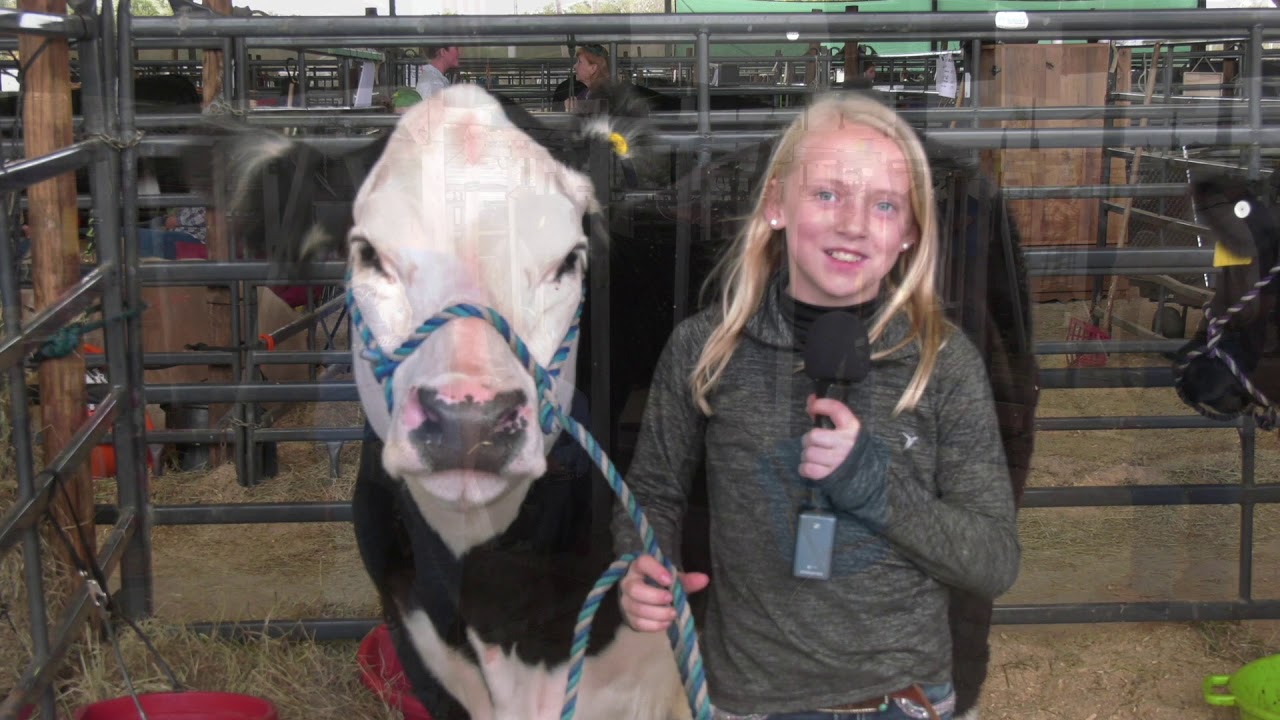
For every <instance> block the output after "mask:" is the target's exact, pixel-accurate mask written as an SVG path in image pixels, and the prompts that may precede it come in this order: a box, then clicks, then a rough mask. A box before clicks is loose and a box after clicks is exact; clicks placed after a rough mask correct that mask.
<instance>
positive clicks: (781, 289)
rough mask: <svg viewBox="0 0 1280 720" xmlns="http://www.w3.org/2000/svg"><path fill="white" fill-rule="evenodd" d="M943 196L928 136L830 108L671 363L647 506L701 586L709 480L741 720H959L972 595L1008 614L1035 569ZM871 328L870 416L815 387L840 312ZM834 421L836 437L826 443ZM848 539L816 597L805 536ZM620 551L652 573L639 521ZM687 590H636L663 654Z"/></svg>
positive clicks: (716, 588)
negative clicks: (955, 614) (1004, 607)
mask: <svg viewBox="0 0 1280 720" xmlns="http://www.w3.org/2000/svg"><path fill="white" fill-rule="evenodd" d="M935 212H936V211H935V205H934V198H933V191H932V180H931V177H930V170H929V166H928V161H927V159H926V155H925V151H924V149H923V147H922V146H921V143H920V141H919V139H918V138H917V137H916V135H915V133H914V132H913V130H912V129H911V127H910V126H909V125H908V124H906V123H905V122H904V121H903V120H902V119H901V118H899V117H898V115H897V114H896V113H895V112H894V111H893V110H892V109H890V108H889V107H887V106H885V105H883V104H881V103H880V102H878V101H876V100H874V99H872V98H870V97H867V96H863V95H859V94H846V95H837V94H833V95H828V96H824V97H821V98H819V99H817V100H816V101H815V102H814V103H813V104H811V105H810V106H809V107H808V108H807V109H806V110H805V112H804V113H803V114H802V115H801V116H800V117H799V118H797V120H796V121H795V122H794V123H792V125H791V126H790V127H789V128H788V129H787V130H786V131H785V133H784V134H783V136H782V138H781V140H780V141H779V143H778V145H777V147H776V148H775V150H774V154H773V156H772V158H771V159H770V162H769V165H768V168H767V171H766V174H765V181H764V182H763V183H762V186H761V194H760V197H759V198H758V199H757V202H756V204H755V207H754V210H753V211H752V213H751V214H750V215H749V216H748V218H747V220H746V223H745V225H744V228H743V230H742V232H741V234H740V235H739V236H738V238H737V241H736V242H735V244H734V245H733V246H732V247H731V248H730V251H729V253H728V254H727V255H726V256H725V257H724V259H723V260H722V262H721V264H720V267H719V268H718V269H717V272H716V274H715V275H714V276H713V277H718V278H719V280H720V297H719V302H718V303H717V304H715V305H714V306H713V307H711V308H709V309H707V310H705V311H703V312H702V313H700V314H698V315H695V316H693V317H691V318H689V319H688V320H686V321H685V322H683V323H681V324H680V325H679V326H678V327H677V328H676V329H675V331H674V332H673V334H672V337H671V338H670V340H669V341H668V344H667V346H666V348H665V349H664V351H663V354H662V357H661V359H660V360H659V362H658V366H657V369H656V370H655V375H654V379H653V383H652V386H651V389H650V394H649V400H648V405H647V406H646V409H645V415H644V419H643V425H642V429H641V435H640V440H639V445H638V446H637V450H636V455H635V459H634V460H633V463H632V466H631V468H630V470H629V472H628V475H627V482H628V483H629V485H630V487H631V488H632V490H633V491H634V492H635V494H636V498H637V500H638V502H639V503H640V504H641V506H642V507H643V508H644V509H645V511H646V513H647V515H648V518H649V521H650V522H651V523H652V524H653V525H654V528H655V530H656V532H657V536H658V538H659V543H660V545H661V547H662V550H663V552H664V553H666V554H668V556H669V557H671V559H672V561H673V563H675V564H676V565H677V566H679V562H680V561H679V556H678V554H677V553H678V551H679V549H680V538H681V522H682V518H683V515H684V512H685V509H686V507H687V496H688V492H689V489H690V486H691V483H692V479H693V477H694V475H695V473H697V472H698V471H699V470H701V469H705V472H706V477H707V491H708V498H709V507H710V519H711V547H710V557H711V576H712V577H714V582H712V581H711V580H710V578H708V576H707V575H705V574H701V573H693V572H690V573H681V581H682V582H683V583H684V586H685V589H686V590H687V591H689V592H696V591H698V590H701V589H703V588H705V587H707V586H708V584H709V585H710V590H709V591H708V592H709V597H708V605H707V612H706V618H705V620H704V621H703V623H704V624H703V627H702V634H701V638H702V650H703V653H704V658H705V663H706V670H707V679H708V687H709V691H710V694H711V700H712V703H713V704H714V705H715V706H716V707H717V714H718V717H721V718H773V719H777V720H781V719H786V720H800V719H802V718H805V719H807V718H818V717H821V718H832V717H835V718H849V719H851V720H852V719H853V718H857V719H859V720H868V719H870V718H875V719H876V720H889V719H890V718H894V719H897V718H930V717H933V718H942V719H943V720H947V719H948V718H950V717H951V714H952V712H951V711H952V709H953V706H954V693H953V689H952V685H951V648H950V636H949V633H948V625H947V622H948V618H947V602H948V593H949V587H958V588H963V589H965V590H968V591H970V592H974V593H978V594H981V595H983V596H987V597H992V598H994V597H996V596H998V595H1000V594H1001V593H1003V592H1004V591H1005V590H1007V589H1008V588H1009V587H1010V586H1011V585H1012V584H1013V581H1014V579H1015V577H1016V575H1017V569H1018V561H1019V554H1020V548H1019V544H1018V538H1017V529H1016V526H1015V523H1014V503H1013V497H1012V491H1011V489H1010V484H1009V477H1008V470H1007V468H1006V466H1005V459H1004V453H1003V450H1002V447H1001V444H1000V435H999V433H998V430H997V425H996V418H995V410H994V406H993V403H992V398H991V389H990V385H989V383H988V381H987V377H986V372H985V369H984V367H983V362H982V358H981V357H980V355H979V354H978V352H977V350H976V348H975V347H974V346H973V344H972V343H971V342H970V341H969V340H968V339H967V338H966V337H965V336H964V335H963V334H962V333H960V332H958V331H956V330H955V328H953V327H952V326H951V325H950V324H949V323H948V322H947V321H946V320H945V319H944V318H943V315H942V308H941V306H940V303H939V300H938V297H937V293H936V290H935V288H934V276H935V271H936V265H937V262H938V260H937V258H938V255H939V248H938V238H937V237H936V234H937V221H936V218H935ZM834 309H842V310H846V311H848V312H852V313H856V314H858V315H860V316H862V317H863V318H865V319H866V321H867V325H868V327H869V337H870V340H871V348H872V368H871V371H870V373H868V375H867V376H866V378H865V379H864V380H862V381H861V382H859V383H857V384H856V385H854V386H853V389H852V391H851V392H850V393H849V403H848V405H846V404H844V403H842V402H840V401H838V400H834V399H827V398H815V397H814V395H813V394H812V387H813V383H812V381H811V380H810V379H809V378H808V377H807V376H806V375H805V374H804V373H803V372H802V368H801V367H799V365H798V363H799V361H800V360H801V359H802V357H803V354H802V352H803V347H804V342H805V338H806V333H807V331H808V328H809V326H810V324H811V323H812V322H813V320H814V319H815V318H816V317H818V316H819V315H821V314H822V313H824V312H827V311H829V310H834ZM819 415H822V416H826V417H829V418H830V419H831V420H832V421H833V423H834V426H835V427H834V429H822V428H815V427H814V420H815V418H816V416H819ZM814 497H816V498H817V499H818V500H819V502H820V504H821V505H822V507H821V508H819V509H821V510H825V511H827V512H830V513H832V514H833V515H834V516H835V517H836V529H835V547H834V550H833V555H832V559H831V574H830V577H829V579H826V580H815V579H809V578H800V577H796V576H795V575H794V574H793V571H792V569H793V565H792V561H793V557H794V553H795V547H796V537H797V527H796V524H797V519H798V517H799V514H800V512H801V510H802V509H803V508H804V507H805V506H806V505H809V504H810V503H811V502H812V498H814ZM614 530H615V536H616V537H617V539H618V545H619V548H620V549H621V550H623V551H631V552H635V551H638V550H639V549H640V547H641V546H640V543H639V539H638V537H637V535H636V533H635V531H634V529H633V528H632V526H631V522H630V520H629V519H627V518H626V517H625V515H624V514H623V513H621V512H619V513H618V514H617V515H616V516H615V524H614ZM672 581H673V578H672V577H671V576H670V574H669V573H668V572H667V571H666V570H665V569H664V568H663V567H662V566H661V565H660V564H659V563H658V561H657V560H656V559H654V558H653V557H651V556H641V557H639V558H638V559H637V560H636V562H634V563H633V564H632V566H631V568H630V570H629V571H628V573H627V575H626V577H625V578H624V579H623V581H622V583H621V591H620V597H621V605H622V611H623V613H624V616H625V618H626V620H627V622H628V623H629V624H630V625H631V626H632V627H633V628H635V629H636V630H640V631H654V632H657V631H663V630H665V629H666V628H667V626H668V625H669V624H670V623H671V621H672V620H673V619H674V617H675V611H674V610H673V608H672V607H671V593H670V591H669V590H668V589H667V588H669V587H670V585H671V583H672Z"/></svg>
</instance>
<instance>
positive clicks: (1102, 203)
mask: <svg viewBox="0 0 1280 720" xmlns="http://www.w3.org/2000/svg"><path fill="white" fill-rule="evenodd" d="M1107 47H1108V48H1109V51H1108V53H1107V91H1106V95H1105V96H1104V97H1103V106H1104V107H1110V106H1111V98H1112V96H1113V95H1114V94H1115V92H1116V77H1117V73H1119V72H1120V63H1119V59H1118V56H1119V54H1120V49H1119V48H1118V47H1116V44H1115V43H1110V44H1109V45H1108V46H1107ZM1129 64H1130V66H1129V68H1125V72H1129V71H1130V69H1131V68H1132V65H1133V52H1132V51H1130V53H1129ZM1113 65H1114V66H1115V68H1116V69H1115V71H1112V70H1111V67H1112V66H1113ZM1113 127H1115V120H1113V119H1112V118H1111V117H1110V116H1109V115H1105V116H1104V117H1103V118H1102V128H1103V130H1104V131H1105V130H1110V129H1112V128H1113ZM1105 134H1109V133H1104V135H1105ZM1099 152H1100V153H1101V154H1102V167H1101V168H1100V177H1099V180H1098V182H1099V184H1101V185H1110V184H1111V162H1112V158H1111V155H1110V152H1109V148H1108V147H1107V146H1106V143H1103V146H1102V148H1101V150H1100V151H1099ZM1110 222H1111V213H1110V212H1109V211H1108V210H1107V203H1106V199H1105V198H1104V199H1099V200H1098V239H1097V242H1096V243H1094V244H1095V246H1096V247H1099V248H1104V247H1106V246H1107V235H1108V233H1109V226H1110ZM1101 297H1102V278H1101V277H1096V278H1094V279H1093V304H1094V305H1097V304H1098V301H1099V300H1100V299H1101Z"/></svg>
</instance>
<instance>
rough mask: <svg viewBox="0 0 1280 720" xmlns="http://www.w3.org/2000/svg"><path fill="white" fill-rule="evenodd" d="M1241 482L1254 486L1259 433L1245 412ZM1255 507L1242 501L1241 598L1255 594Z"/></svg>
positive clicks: (1241, 441) (1242, 432) (1241, 432)
mask: <svg viewBox="0 0 1280 720" xmlns="http://www.w3.org/2000/svg"><path fill="white" fill-rule="evenodd" d="M1239 432H1240V484H1241V485H1242V486H1244V487H1247V488H1250V487H1253V486H1254V470H1255V461H1256V456H1255V451H1256V449H1257V445H1258V435H1257V433H1256V432H1255V431H1254V422H1253V416H1252V415H1250V414H1248V413H1245V416H1244V423H1243V424H1242V425H1241V426H1240V430H1239ZM1253 507H1254V504H1253V503H1252V502H1248V501H1246V502H1242V503H1240V599H1241V600H1249V599H1251V596H1252V595H1253Z"/></svg>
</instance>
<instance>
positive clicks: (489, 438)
mask: <svg viewBox="0 0 1280 720" xmlns="http://www.w3.org/2000/svg"><path fill="white" fill-rule="evenodd" d="M417 398H418V403H419V404H420V405H421V407H422V422H421V423H420V424H419V425H418V427H416V428H413V429H411V430H410V431H409V437H410V439H411V440H412V441H413V442H414V443H415V444H417V446H418V453H419V455H421V457H422V459H423V461H424V462H425V463H427V464H428V465H430V466H431V467H432V468H433V469H434V470H437V471H440V470H450V469H469V470H477V471H481V472H493V473H497V472H500V471H501V470H502V468H503V467H504V466H505V465H506V464H507V462H508V461H509V460H510V459H511V458H512V456H513V455H514V453H515V452H516V450H517V449H518V448H519V447H521V446H522V444H523V442H524V434H525V429H526V426H527V425H528V423H527V422H526V421H525V418H524V414H523V410H524V407H525V405H526V396H525V393H524V392H523V391H521V390H509V391H506V392H499V393H497V394H495V395H494V396H493V398H492V399H490V400H486V401H483V402H477V401H475V400H474V399H472V398H471V397H469V396H465V399H463V400H460V401H446V400H444V399H442V398H441V395H440V393H439V392H438V391H437V390H436V389H434V388H425V387H424V388H419V389H418V391H417Z"/></svg>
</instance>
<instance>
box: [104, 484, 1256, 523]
mask: <svg viewBox="0 0 1280 720" xmlns="http://www.w3.org/2000/svg"><path fill="white" fill-rule="evenodd" d="M1241 503H1266V504H1272V503H1280V485H1277V484H1271V485H1247V486H1246V485H1203V484H1202V485H1110V486H1107V485H1100V486H1084V487H1082V486H1060V487H1033V488H1027V490H1026V492H1025V494H1024V496H1023V502H1022V508H1023V509H1031V508H1036V509H1043V508H1065V507H1168V506H1171V505H1178V506H1181V505H1239V504H1241ZM118 516H119V509H118V508H117V507H116V506H115V505H109V504H105V503H103V504H99V505H97V506H96V508H95V515H94V518H95V520H96V522H98V523H99V524H102V525H109V524H111V523H113V522H116V520H117V518H118ZM152 517H153V518H154V522H155V524H156V525H222V524H229V525H275V524H296V523H319V522H340V523H349V522H351V521H352V520H353V517H354V516H353V514H352V506H351V503H350V502H297V503H220V504H215V503H210V504H201V505H156V506H154V507H153V508H152Z"/></svg>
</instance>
